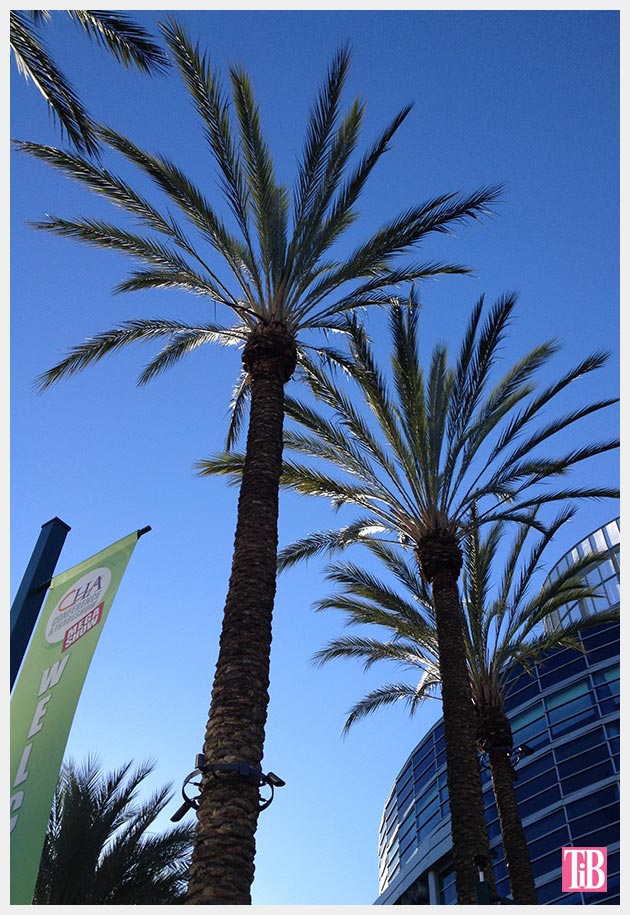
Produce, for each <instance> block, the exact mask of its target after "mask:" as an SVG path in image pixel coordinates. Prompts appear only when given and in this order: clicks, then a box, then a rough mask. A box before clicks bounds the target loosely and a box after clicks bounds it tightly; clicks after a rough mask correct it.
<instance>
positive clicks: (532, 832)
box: [525, 808, 566, 842]
mask: <svg viewBox="0 0 630 915" xmlns="http://www.w3.org/2000/svg"><path fill="white" fill-rule="evenodd" d="M565 823H566V820H565V817H564V810H563V809H562V808H561V809H560V810H554V812H553V813H550V814H548V816H546V817H543V819H542V820H534V822H533V823H530V824H529V825H527V826H526V827H525V835H526V836H527V841H528V842H533V841H534V840H535V839H538V838H539V837H540V836H544V835H546V834H547V833H548V832H553V830H554V829H557V828H559V827H560V826H564V824H565Z"/></svg>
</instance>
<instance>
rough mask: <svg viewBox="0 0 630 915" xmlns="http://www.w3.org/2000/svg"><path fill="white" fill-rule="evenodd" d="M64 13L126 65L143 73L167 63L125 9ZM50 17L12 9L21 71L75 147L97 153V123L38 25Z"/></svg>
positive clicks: (12, 39)
mask: <svg viewBox="0 0 630 915" xmlns="http://www.w3.org/2000/svg"><path fill="white" fill-rule="evenodd" d="M64 12H65V13H67V14H68V15H69V16H70V17H71V19H72V20H73V21H74V22H76V24H77V25H78V26H80V27H81V28H82V29H83V31H84V32H85V34H86V35H87V36H88V37H89V38H91V39H93V40H95V41H96V42H97V43H98V44H101V45H102V46H103V47H105V48H107V49H108V50H109V51H111V53H112V54H113V55H114V57H115V58H116V60H118V62H119V63H122V64H124V66H126V67H129V66H135V67H136V68H137V69H138V70H140V71H141V72H143V73H160V72H162V71H164V70H165V69H166V68H167V67H168V66H169V62H168V58H167V56H166V54H165V53H164V51H163V50H162V49H161V48H160V47H159V46H158V45H157V44H155V42H154V41H152V40H151V37H150V36H149V34H148V33H147V32H146V31H145V30H144V29H143V28H142V27H141V26H139V25H138V24H137V23H135V22H134V21H133V20H132V19H130V18H129V16H127V15H126V14H125V13H121V12H119V11H116V12H114V11H112V10H64ZM49 19H50V12H49V11H48V10H11V12H10V26H9V34H10V42H11V50H12V51H13V54H14V56H15V62H16V64H17V68H18V71H19V72H20V73H21V74H22V75H23V76H24V78H25V79H26V80H27V81H28V80H29V79H30V80H32V81H33V83H34V85H35V86H37V88H38V89H39V91H40V92H41V94H42V95H43V96H44V98H45V99H46V101H47V102H48V107H49V109H50V111H51V112H52V114H53V116H54V117H55V118H56V119H57V120H58V122H59V124H60V126H61V129H62V131H65V133H66V134H67V135H68V138H69V139H70V140H71V142H72V143H73V144H74V146H75V147H76V148H77V149H78V150H81V151H82V152H85V153H89V154H95V153H97V151H98V148H99V147H98V142H97V137H96V125H95V124H94V123H93V121H92V119H91V118H90V116H89V115H88V113H87V111H86V110H85V108H84V107H83V104H82V103H81V100H80V99H79V97H78V96H77V94H76V92H75V90H74V89H73V88H72V86H71V84H70V83H69V82H68V80H67V78H66V77H65V76H64V74H63V72H62V71H61V70H60V69H59V67H58V65H57V64H56V63H55V60H54V58H53V57H51V55H50V53H49V51H48V50H47V49H46V47H45V45H44V44H43V43H42V41H41V39H40V38H39V36H38V34H37V28H38V26H40V25H41V24H42V23H44V22H46V21H47V20H49Z"/></svg>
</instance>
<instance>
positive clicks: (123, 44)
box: [66, 10, 170, 73]
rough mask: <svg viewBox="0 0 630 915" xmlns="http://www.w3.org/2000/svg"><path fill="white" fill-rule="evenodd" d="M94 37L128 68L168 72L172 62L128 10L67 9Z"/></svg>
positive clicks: (146, 71)
mask: <svg viewBox="0 0 630 915" xmlns="http://www.w3.org/2000/svg"><path fill="white" fill-rule="evenodd" d="M66 12H67V13H68V15H69V16H71V17H72V18H73V19H75V20H76V21H77V22H78V23H79V24H80V25H81V26H82V28H83V30H84V31H85V32H86V34H87V35H89V36H90V38H93V39H94V40H95V41H96V42H97V43H98V44H100V45H101V46H102V47H104V48H106V49H107V50H108V51H110V52H111V53H112V54H113V55H114V57H115V58H116V60H117V61H118V62H119V63H121V64H123V65H124V66H126V67H130V66H135V67H136V68H137V69H138V70H141V71H142V72H143V73H164V72H165V71H166V70H168V69H169V67H170V61H169V59H168V57H167V56H166V54H165V53H164V51H163V50H162V48H161V47H160V46H159V45H158V44H156V42H155V41H153V39H152V38H151V36H150V35H149V33H148V32H147V31H146V30H145V29H143V28H142V26H140V25H138V23H137V22H134V20H133V19H131V18H130V17H129V16H127V15H126V14H125V13H121V12H119V11H116V12H114V11H112V10H66Z"/></svg>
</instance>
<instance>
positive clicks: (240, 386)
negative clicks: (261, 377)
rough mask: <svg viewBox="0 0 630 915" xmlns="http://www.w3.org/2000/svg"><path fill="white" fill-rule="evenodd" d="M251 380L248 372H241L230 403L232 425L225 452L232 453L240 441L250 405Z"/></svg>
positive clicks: (229, 429)
mask: <svg viewBox="0 0 630 915" xmlns="http://www.w3.org/2000/svg"><path fill="white" fill-rule="evenodd" d="M249 385H250V378H249V375H248V373H247V372H245V371H244V370H243V371H241V373H240V375H239V377H238V380H237V382H236V385H235V386H234V390H233V391H232V401H231V403H230V424H229V426H228V431H227V435H226V438H225V445H224V450H225V451H231V450H232V449H233V448H234V446H235V445H236V442H237V441H238V438H239V435H240V431H241V428H242V426H243V422H244V419H245V412H246V410H247V406H248V403H249V394H250V387H249Z"/></svg>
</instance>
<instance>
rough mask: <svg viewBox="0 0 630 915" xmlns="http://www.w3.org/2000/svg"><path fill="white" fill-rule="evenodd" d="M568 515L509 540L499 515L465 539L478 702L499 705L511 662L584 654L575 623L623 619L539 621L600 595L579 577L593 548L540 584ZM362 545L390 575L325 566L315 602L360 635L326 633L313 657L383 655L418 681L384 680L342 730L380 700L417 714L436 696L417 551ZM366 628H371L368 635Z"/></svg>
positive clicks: (605, 614)
mask: <svg viewBox="0 0 630 915" xmlns="http://www.w3.org/2000/svg"><path fill="white" fill-rule="evenodd" d="M574 514H575V512H574V510H573V509H565V510H564V511H562V512H560V513H559V514H558V515H557V516H556V517H555V518H554V520H553V522H552V523H551V524H550V525H549V528H548V530H546V531H545V533H543V534H538V533H535V532H533V531H532V528H531V527H529V526H524V525H523V526H518V527H517V530H516V533H515V535H514V536H513V538H512V539H511V542H509V543H508V538H507V536H506V533H507V531H506V525H505V524H503V523H502V522H497V523H494V524H492V525H490V526H489V528H488V530H487V532H486V533H485V536H482V535H481V534H480V533H479V530H478V529H472V530H471V531H470V533H469V534H468V535H467V537H466V539H465V543H464V550H463V552H464V569H463V574H462V620H463V623H464V633H465V642H466V651H467V661H468V669H469V673H470V679H471V685H472V694H473V700H474V702H475V704H476V705H477V706H478V707H486V708H487V707H492V708H495V709H499V710H501V709H503V702H504V698H505V684H506V678H507V676H508V675H509V672H510V670H512V669H513V667H514V665H515V664H518V665H520V666H522V667H523V668H524V669H526V670H529V669H531V666H532V665H533V664H535V663H538V662H541V661H543V662H544V657H545V656H546V655H547V654H548V652H549V651H552V650H553V649H555V648H571V649H574V650H577V651H583V650H584V648H583V645H582V642H581V641H580V639H579V635H578V633H579V631H580V630H581V629H584V628H586V627H590V626H594V625H600V624H602V623H606V622H610V621H612V620H617V619H619V610H618V609H615V608H611V609H609V610H602V611H599V612H598V613H594V614H592V615H591V616H589V617H587V618H586V619H583V620H581V621H579V622H570V621H567V622H565V623H564V624H563V625H561V626H557V627H554V628H551V627H545V626H544V625H543V624H544V621H545V620H546V619H547V618H548V617H549V616H550V615H551V614H553V613H554V612H555V611H558V610H561V609H562V608H563V607H566V606H568V605H570V604H573V603H575V602H577V601H580V600H584V599H586V598H589V597H594V596H597V595H596V589H594V588H593V587H592V586H591V585H589V584H588V582H587V580H586V578H585V575H586V572H587V571H588V569H589V568H591V567H593V565H595V564H597V562H599V561H601V559H602V556H598V555H595V554H591V555H587V556H584V557H582V558H580V559H576V560H574V561H573V562H572V563H571V564H570V565H568V566H567V567H566V568H564V569H563V571H562V572H561V573H560V574H559V575H558V577H557V578H555V579H554V580H550V579H548V578H546V579H545V580H544V581H542V582H541V581H540V576H541V574H542V571H543V569H544V568H545V566H546V564H547V563H546V559H547V555H548V553H549V550H550V547H551V545H552V542H553V537H554V536H555V535H556V534H557V532H558V531H559V530H560V528H561V527H562V526H563V525H564V524H566V523H567V522H568V521H569V520H570V519H571V518H572V517H573V516H574ZM532 538H535V542H533V543H532ZM364 544H365V546H366V547H367V548H368V549H369V551H370V553H371V555H372V556H373V557H375V558H376V560H377V565H378V566H379V567H381V568H382V569H383V571H385V573H386V578H385V579H383V578H381V577H379V576H378V575H377V574H375V573H374V572H373V571H371V570H368V569H367V568H366V567H363V566H360V565H357V564H356V563H352V562H336V563H334V564H331V565H329V566H328V567H327V570H326V579H327V580H328V581H331V582H334V583H335V585H337V586H338V587H337V590H336V591H335V592H334V593H333V594H331V595H329V596H328V597H326V598H323V599H321V600H318V601H317V603H316V604H315V609H316V610H318V611H321V610H336V611H339V612H341V613H342V614H343V617H344V622H345V625H346V626H348V627H350V628H353V629H354V628H360V629H362V634H360V635H355V634H352V635H344V636H339V637H337V638H334V639H332V640H331V641H329V642H328V644H327V645H326V646H325V647H324V648H322V649H321V650H320V651H318V652H317V653H316V654H315V656H314V660H315V662H316V663H318V664H323V663H326V662H329V661H332V660H334V659H338V658H345V659H355V660H359V661H360V662H362V664H363V668H364V670H367V669H368V668H370V667H371V666H372V665H373V664H375V663H376V662H383V661H388V662H390V663H394V664H395V665H396V666H397V667H399V668H402V669H403V670H406V671H408V672H411V673H412V674H414V675H415V676H416V677H419V679H417V680H416V681H415V682H413V683H410V682H408V681H401V682H394V683H388V684H386V685H384V686H382V687H379V688H377V689H375V690H373V691H371V692H369V693H368V694H367V695H366V696H364V697H363V698H362V699H361V700H360V701H359V702H358V703H357V704H356V705H355V706H354V707H353V708H352V709H351V710H350V712H349V714H348V718H347V720H346V723H345V726H344V732H347V731H348V730H349V729H350V728H351V727H352V725H353V724H355V723H356V722H357V721H358V720H360V719H361V718H363V717H365V716H366V715H369V714H371V713H372V712H374V711H376V710H377V709H379V708H381V707H383V706H385V705H389V704H394V703H400V702H402V703H404V704H405V705H407V707H408V710H409V713H410V714H412V715H413V714H414V712H416V711H417V709H418V708H419V706H420V704H421V702H422V701H423V700H424V699H426V698H431V697H437V696H438V695H439V684H440V659H439V650H438V646H437V633H436V628H435V617H434V613H433V607H432V603H431V597H430V594H429V592H428V590H427V588H426V587H425V585H424V583H423V581H422V578H421V575H420V571H419V568H418V565H417V562H416V561H415V554H414V553H409V551H408V550H406V549H405V548H403V547H401V546H400V545H398V544H385V543H383V542H382V541H380V540H377V539H371V538H366V540H365V541H364ZM366 626H368V627H372V628H371V630H370V631H369V632H368V633H367V634H366V630H365V629H364V628H363V627H366ZM374 633H378V634H377V635H374Z"/></svg>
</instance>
